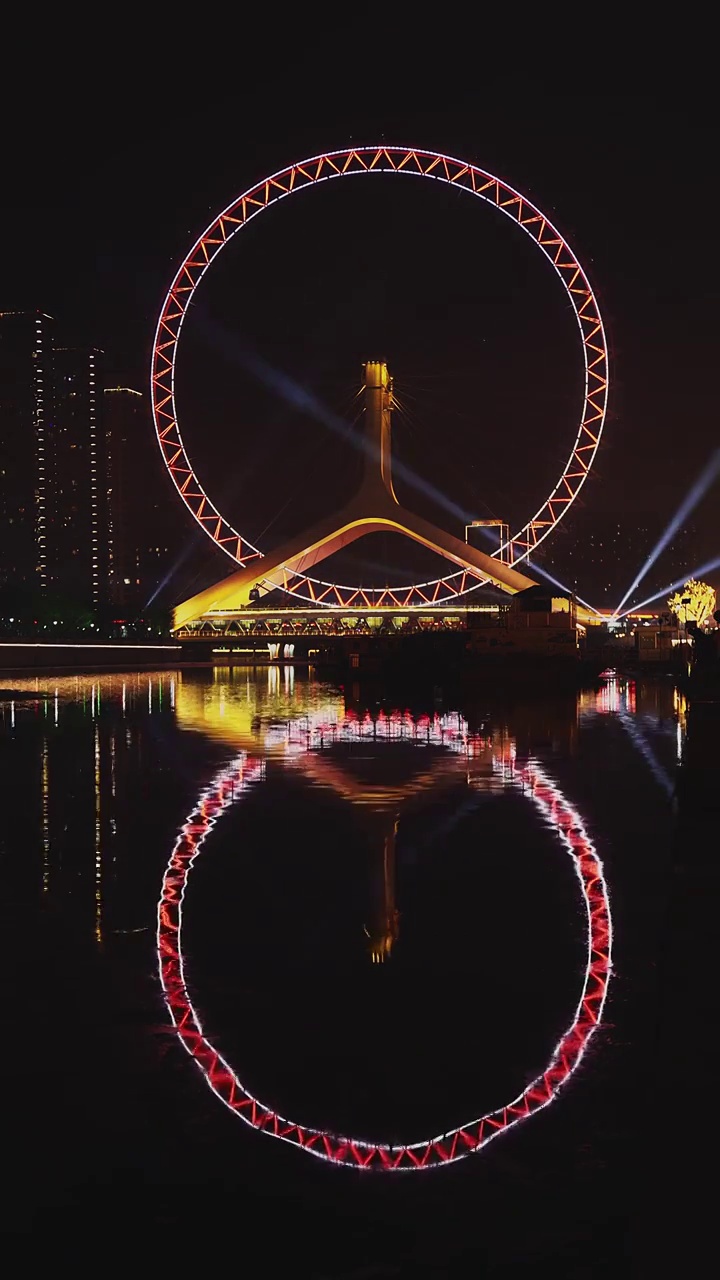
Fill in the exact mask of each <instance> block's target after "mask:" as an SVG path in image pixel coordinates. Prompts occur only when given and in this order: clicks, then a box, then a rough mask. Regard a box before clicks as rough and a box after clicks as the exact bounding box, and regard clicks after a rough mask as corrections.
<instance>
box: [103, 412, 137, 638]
mask: <svg viewBox="0 0 720 1280" xmlns="http://www.w3.org/2000/svg"><path fill="white" fill-rule="evenodd" d="M143 408H144V397H143V395H142V392H140V391H136V390H134V389H133V388H132V387H106V388H105V390H104V391H103V396H102V418H103V442H104V450H105V476H104V482H105V494H106V501H107V534H108V541H109V545H110V548H111V550H110V561H109V566H108V570H109V575H108V576H109V582H108V593H109V597H110V601H111V603H112V605H113V607H114V608H115V609H116V610H120V612H121V613H127V612H129V611H131V606H132V605H133V604H134V600H135V595H136V592H135V590H134V587H135V585H136V581H135V580H136V577H137V574H136V560H137V556H136V548H135V541H136V537H135V536H134V534H135V530H136V519H135V517H136V515H137V511H136V508H137V505H138V503H139V500H140V495H139V492H138V486H137V484H134V483H133V473H134V467H133V452H134V447H135V440H136V438H137V437H138V436H139V435H140V432H141V431H142V429H143V426H144V423H143V421H142V418H143Z"/></svg>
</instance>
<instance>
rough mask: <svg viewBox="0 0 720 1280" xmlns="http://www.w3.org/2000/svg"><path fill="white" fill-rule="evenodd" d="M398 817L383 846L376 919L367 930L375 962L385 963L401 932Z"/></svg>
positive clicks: (371, 953) (370, 949)
mask: <svg viewBox="0 0 720 1280" xmlns="http://www.w3.org/2000/svg"><path fill="white" fill-rule="evenodd" d="M397 827H398V819H397V818H395V819H393V828H392V831H391V832H390V833H389V834H388V835H386V836H385V842H384V846H383V860H382V876H381V891H380V895H379V901H378V903H377V906H376V911H375V919H374V920H373V922H372V925H371V927H370V929H368V928H367V927H366V929H365V932H366V934H367V936H368V938H369V940H370V941H369V951H370V956H371V958H372V962H373V964H383V963H384V962H385V960H387V959H389V957H390V952H391V951H392V945H393V943H394V942H397V939H398V934H399V932H400V912H399V911H398V910H397V908H396V906H395V837H396V836H397Z"/></svg>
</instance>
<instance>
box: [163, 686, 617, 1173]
mask: <svg viewBox="0 0 720 1280" xmlns="http://www.w3.org/2000/svg"><path fill="white" fill-rule="evenodd" d="M268 679H269V681H270V675H269V673H268ZM278 684H279V675H278V676H277V677H274V678H273V680H272V681H270V690H271V691H272V692H271V694H270V701H271V702H276V701H277V700H278V698H277V694H278V692H279V690H278V687H277V686H278ZM286 691H287V685H286ZM188 692H189V693H190V697H189V699H188V701H187V702H185V701H184V698H183V693H184V689H183V687H182V686H181V688H180V689H179V691H178V703H177V710H178V719H179V721H180V723H181V724H184V725H185V726H186V727H191V726H193V727H198V728H199V727H200V723H199V721H200V720H202V722H203V723H204V724H205V727H206V729H207V728H209V727H211V726H214V728H215V731H216V733H217V732H219V733H221V734H222V736H223V737H225V738H226V740H231V739H234V740H235V741H236V743H237V744H238V745H240V743H241V742H242V744H243V745H242V749H241V750H240V751H239V752H238V754H237V755H236V756H235V758H234V759H233V760H232V762H231V763H230V764H228V765H225V766H223V768H222V769H220V770H219V771H218V772H217V774H216V775H215V777H214V778H213V779H212V781H211V782H210V784H209V785H208V786H207V787H206V788H204V790H203V791H202V792H201V794H200V795H199V796H198V799H197V801H196V804H195V806H194V808H193V810H192V811H191V813H190V814H189V815H188V817H187V819H186V821H185V822H184V823H183V825H182V827H181V829H180V832H179V835H178V837H177V840H176V842H175V845H174V847H173V850H172V852H171V855H170V859H169V862H168V866H167V868H166V871H165V875H164V878H163V884H162V891H161V896H160V901H159V904H158V929H157V945H158V962H159V971H160V978H161V982H162V986H163V990H164V993H165V999H166V1003H167V1006H168V1010H169V1012H170V1016H171V1018H172V1021H173V1023H174V1026H175V1028H176V1031H177V1034H178V1037H179V1039H180V1041H181V1043H182V1044H183V1047H184V1048H185V1049H186V1050H187V1052H188V1053H189V1054H190V1056H191V1057H192V1058H193V1060H194V1061H195V1063H196V1064H197V1066H198V1067H199V1069H200V1070H201V1072H202V1074H203V1076H204V1078H205V1080H206V1082H207V1084H208V1085H209V1087H210V1088H211V1089H212V1090H213V1092H214V1093H215V1094H216V1096H217V1097H218V1098H219V1099H220V1101H221V1102H222V1103H223V1104H224V1105H225V1106H226V1107H227V1108H228V1109H229V1110H230V1111H231V1112H232V1113H233V1114H234V1115H235V1116H237V1117H238V1118H239V1119H241V1120H242V1121H243V1122H244V1123H245V1124H247V1125H249V1126H251V1127H253V1128H255V1129H257V1130H259V1131H261V1132H263V1133H265V1134H267V1135H269V1136H271V1137H274V1138H279V1139H280V1140H282V1141H284V1142H287V1143H290V1144H292V1145H295V1146H298V1147H300V1148H302V1149H303V1150H305V1151H307V1152H309V1153H310V1154H312V1155H314V1156H316V1157H318V1158H320V1159H323V1160H325V1161H329V1162H331V1163H334V1164H339V1165H346V1166H350V1167H356V1168H370V1169H375V1170H381V1171H382V1170H384V1171H387V1172H395V1171H403V1170H404V1171H412V1170H417V1169H426V1168H430V1167H434V1166H438V1165H442V1164H449V1163H454V1162H457V1161H459V1160H461V1159H463V1158H465V1157H467V1156H469V1155H472V1154H476V1153H478V1152H479V1151H481V1150H482V1149H483V1148H484V1147H485V1146H487V1145H488V1143H489V1142H491V1141H492V1140H493V1139H495V1138H496V1137H498V1136H499V1135H500V1134H501V1133H505V1132H507V1131H509V1130H510V1129H512V1128H515V1127H516V1126H517V1125H518V1124H520V1123H521V1122H522V1121H523V1120H526V1119H528V1118H529V1117H530V1116H532V1115H533V1114H534V1113H535V1112H536V1111H539V1110H541V1109H543V1108H544V1107H547V1106H548V1105H549V1104H550V1103H551V1102H553V1101H554V1099H555V1098H556V1096H557V1094H558V1093H559V1091H560V1090H561V1089H562V1087H563V1085H564V1084H565V1083H566V1082H567V1081H568V1080H569V1079H570V1077H571V1076H572V1075H573V1073H574V1072H575V1071H576V1070H577V1068H578V1066H579V1064H580V1062H581V1061H582V1058H583V1056H584V1054H585V1051H586V1048H587V1046H588V1044H589V1042H590V1040H591V1038H592V1036H593V1035H594V1033H595V1031H596V1030H597V1027H598V1026H599V1024H600V1021H601V1018H602V1013H603V1008H604V1005H605V1000H606V996H607V989H608V983H609V978H610V972H611V947H612V922H611V914H610V903H609V896H608V890H607V885H606V882H605V877H604V873H603V867H602V862H601V860H600V858H599V856H598V853H597V851H596V849H595V846H594V844H593V842H592V840H591V838H590V836H589V834H588V832H587V830H586V827H585V825H584V823H583V819H582V817H581V815H580V814H579V812H578V810H577V809H576V808H575V807H574V806H573V805H572V804H571V802H570V801H569V800H568V799H567V798H566V797H565V796H564V795H563V793H562V791H561V790H560V788H559V787H558V786H557V784H556V783H555V782H554V781H553V780H552V779H551V778H550V777H549V776H548V775H547V773H546V772H545V771H544V770H543V768H542V767H541V766H540V764H539V763H538V761H536V760H534V759H532V758H530V759H528V760H526V761H518V759H517V758H516V745H515V740H514V739H513V738H512V737H511V736H510V735H508V734H501V735H497V734H496V735H494V736H493V735H491V734H487V735H486V734H483V733H481V734H473V733H471V732H470V729H469V725H468V722H467V721H466V720H465V719H464V717H462V716H461V715H459V714H457V713H451V714H440V713H437V712H435V713H433V714H430V715H421V716H413V715H412V714H411V713H410V712H409V711H392V712H390V713H389V714H388V713H385V712H384V711H383V710H379V711H378V712H377V714H375V715H371V714H370V712H369V711H367V710H366V711H364V712H360V713H357V712H355V711H353V710H352V709H346V708H345V705H344V700H341V699H340V698H339V697H338V698H337V700H334V699H332V698H330V701H329V703H327V702H326V703H324V705H323V703H322V702H321V703H320V705H316V706H312V705H309V704H306V706H305V707H304V708H303V709H302V710H300V708H298V711H299V714H297V712H296V714H295V715H293V714H292V711H291V704H290V703H288V704H287V705H286V711H288V712H290V714H288V715H287V716H286V717H285V718H283V717H279V716H277V714H276V715H273V716H270V717H268V718H267V719H265V720H263V719H260V720H258V718H257V717H256V715H254V714H253V710H252V702H253V699H247V700H246V701H245V702H244V703H243V701H242V700H240V701H236V702H235V703H234V705H230V706H229V705H228V701H227V700H226V699H225V698H224V697H223V696H218V697H217V698H216V699H214V700H213V699H210V700H209V701H208V700H207V699H206V698H205V697H203V698H202V705H201V706H200V705H195V706H194V705H193V703H194V701H196V699H195V698H194V695H193V693H192V690H191V688H190V687H189V688H188ZM273 695H275V696H273ZM280 700H282V694H280ZM276 710H277V708H276ZM233 712H234V715H233ZM233 720H234V725H233V727H232V728H231V721H233ZM362 742H367V743H372V744H374V749H376V750H377V751H382V749H383V744H385V743H393V742H394V743H397V742H405V743H408V744H411V745H412V746H413V747H417V748H418V749H419V751H420V752H423V750H424V749H427V748H434V749H435V750H434V751H433V752H432V753H431V754H432V755H433V756H437V754H438V753H439V758H437V759H435V760H433V761H432V762H431V765H430V767H429V768H427V769H423V768H422V767H421V768H420V769H419V771H418V772H417V774H416V776H415V777H414V779H413V781H412V783H411V784H410V786H409V787H406V788H402V787H396V786H394V785H392V784H389V785H388V786H381V787H378V786H377V785H374V786H373V787H372V789H371V791H370V792H368V790H367V787H366V786H363V785H362V784H358V783H357V782H355V780H354V779H352V777H350V776H349V774H348V772H347V771H346V770H344V769H343V768H342V765H341V763H339V762H338V759H337V753H336V751H335V750H334V749H335V748H337V747H338V746H342V745H344V744H351V743H362ZM267 759H275V760H280V761H282V760H283V759H284V760H287V761H288V762H289V761H292V764H293V767H294V768H298V767H300V769H301V770H302V771H303V772H305V773H307V774H308V775H309V776H310V777H311V778H312V779H313V780H314V781H317V782H322V783H323V784H324V785H328V786H330V787H332V788H333V789H334V790H336V791H337V792H338V793H339V794H340V795H344V796H345V797H346V798H348V799H351V800H353V801H354V802H360V803H363V802H364V803H368V804H370V805H371V806H372V807H373V809H374V811H375V812H376V813H382V814H384V819H385V822H384V825H385V830H384V832H383V833H382V841H381V843H382V845H383V884H384V894H383V904H382V910H381V911H380V913H379V915H378V918H377V919H376V920H375V921H374V922H373V923H372V925H371V927H370V928H368V929H366V932H367V934H368V939H369V950H370V956H371V958H372V960H373V961H375V962H382V961H385V960H387V959H389V957H390V954H391V951H392V947H393V944H394V942H395V941H396V940H397V936H398V913H397V909H396V907H395V902H394V838H395V833H396V830H397V823H398V820H399V815H400V812H401V809H402V806H403V803H404V801H405V800H406V799H407V797H408V794H409V793H411V792H412V793H417V792H418V791H419V790H424V789H428V790H430V789H433V788H434V787H436V786H438V785H442V784H443V782H445V781H448V780H450V779H452V778H455V779H456V780H457V779H458V777H459V776H463V777H464V779H465V781H466V783H467V785H468V786H470V787H474V788H476V789H479V790H503V789H506V788H510V789H512V790H514V791H515V792H517V793H519V794H520V795H522V796H524V797H526V798H527V799H528V801H529V802H530V803H531V804H532V805H533V806H534V807H535V809H536V810H537V811H538V812H539V813H540V814H541V815H542V817H543V819H544V822H545V824H546V825H547V826H548V827H549V828H550V829H551V830H552V831H553V832H554V834H555V837H556V839H557V840H558V842H559V845H560V847H562V848H563V849H564V850H565V852H566V853H567V854H568V855H569V856H570V858H571V860H572V865H573V870H574V872H575V876H576V880H577V884H578V889H579V893H580V897H581V900H582V903H583V908H584V917H585V922H586V931H585V962H584V972H583V977H582V981H581V990H580V992H579V998H578V1002H577V1005H576V1008H575V1010H574V1013H573V1015H572V1017H571V1019H570V1021H569V1023H568V1025H567V1028H566V1030H565V1032H564V1034H563V1035H562V1036H561V1038H560V1040H559V1041H558V1043H557V1044H556V1046H555V1048H554V1051H553V1053H552V1056H551V1059H550V1061H549V1062H548V1064H547V1066H546V1068H545V1069H544V1070H543V1071H542V1072H541V1073H540V1075H538V1076H536V1077H534V1078H533V1079H532V1080H530V1082H529V1083H528V1084H527V1086H526V1087H525V1088H524V1089H523V1090H522V1092H521V1093H519V1094H518V1095H517V1096H515V1097H513V1098H512V1099H511V1100H510V1101H509V1102H508V1103H507V1104H505V1105H504V1106H502V1107H500V1108H496V1109H495V1110H493V1111H491V1112H487V1113H485V1114H482V1115H479V1116H476V1117H474V1118H473V1119H471V1120H469V1121H467V1122H466V1123H464V1124H462V1125H460V1126H457V1127H454V1128H450V1129H448V1130H447V1131H446V1132H443V1133H440V1134H435V1135H433V1136H431V1137H426V1138H420V1139H418V1140H414V1141H410V1142H408V1143H407V1144H402V1145H398V1144H397V1143H394V1144H391V1143H384V1142H377V1141H369V1140H367V1139H366V1138H362V1137H350V1136H348V1135H346V1134H340V1133H333V1132H331V1131H329V1130H328V1129H325V1128H323V1129H321V1128H313V1127H311V1126H309V1125H307V1124H302V1123H298V1122H297V1121H295V1120H291V1119H288V1118H287V1117H286V1116H284V1115H281V1114H279V1113H278V1112H277V1111H276V1110H274V1109H273V1108H272V1107H271V1106H269V1105H268V1104H266V1103H264V1102H262V1101H261V1100H260V1099H259V1098H258V1097H256V1096H254V1095H253V1094H252V1093H251V1092H250V1091H249V1089H248V1088H247V1087H246V1086H245V1085H244V1084H243V1083H242V1080H241V1077H240V1075H239V1073H238V1071H237V1070H236V1069H235V1068H234V1067H233V1066H232V1065H231V1064H230V1063H229V1062H228V1061H227V1060H226V1059H225V1058H224V1057H223V1056H222V1055H221V1054H220V1053H219V1052H218V1050H217V1049H216V1048H215V1047H214V1045H213V1044H212V1043H211V1041H210V1040H209V1038H208V1036H207V1035H206V1033H205V1031H204V1029H203V1025H202V1021H201V1017H200V1014H199V1012H198V1010H197V1009H196V1007H195V1005H194V1004H193V1001H192V999H191V997H190V994H189V991H188V986H187V981H186V973H185V967H186V966H185V959H184V955H183V905H184V900H185V895H186V893H187V891H188V889H189V887H190V883H191V881H190V872H191V870H192V868H193V866H194V864H195V862H196V860H197V859H198V857H199V856H200V855H201V853H202V852H203V851H204V849H205V845H206V841H207V837H208V836H209V835H210V833H211V832H212V830H213V829H214V827H215V826H216V825H217V823H218V822H219V821H220V819H221V818H222V817H223V815H224V814H226V813H227V812H228V810H229V809H231V808H232V807H233V806H235V805H237V804H240V803H242V802H243V800H244V799H245V798H246V797H247V796H248V794H249V793H250V792H251V791H253V790H254V789H256V788H257V787H258V786H261V785H262V784H263V782H264V780H265V777H266V760H267Z"/></svg>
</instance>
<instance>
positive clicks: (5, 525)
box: [0, 311, 53, 599]
mask: <svg viewBox="0 0 720 1280" xmlns="http://www.w3.org/2000/svg"><path fill="white" fill-rule="evenodd" d="M52 400H53V320H52V317H51V316H48V315H45V314H44V313H43V312H42V311H6V312H0V527H1V528H2V549H1V550H0V588H8V587H9V588H10V589H11V590H13V591H14V592H15V593H16V594H17V595H18V598H19V597H20V596H24V597H26V598H28V599H30V598H32V597H33V596H34V595H35V593H36V592H37V591H38V589H39V590H40V591H45V590H46V589H47V586H48V518H49V508H48V500H49V479H50V477H49V470H48V433H49V431H50V428H51V423H52V408H53V405H52Z"/></svg>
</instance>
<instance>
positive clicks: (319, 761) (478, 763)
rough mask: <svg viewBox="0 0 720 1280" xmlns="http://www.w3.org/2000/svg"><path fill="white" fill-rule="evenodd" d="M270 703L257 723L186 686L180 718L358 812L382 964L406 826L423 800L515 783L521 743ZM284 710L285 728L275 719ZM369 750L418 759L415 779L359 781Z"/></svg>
mask: <svg viewBox="0 0 720 1280" xmlns="http://www.w3.org/2000/svg"><path fill="white" fill-rule="evenodd" d="M268 674H270V673H268ZM272 701H273V702H274V706H273V713H272V714H271V715H269V716H265V717H263V716H260V717H258V716H257V714H255V708H254V707H253V706H252V705H251V703H250V700H249V699H248V700H245V699H243V698H238V699H236V700H233V699H229V698H227V696H226V691H225V689H224V687H223V686H222V685H213V686H210V687H209V688H208V687H205V686H200V687H198V686H195V685H187V684H180V686H179V689H178V697H177V703H176V709H177V715H178V720H179V722H180V724H182V725H183V727H185V728H196V729H200V728H204V729H205V731H206V732H207V729H208V727H209V726H211V727H212V731H213V736H220V737H222V738H223V739H224V740H225V741H227V742H232V743H233V745H234V746H236V747H237V746H242V747H243V748H245V749H247V750H249V751H253V752H257V750H258V747H259V746H260V744H262V751H263V754H264V755H265V756H266V757H267V758H269V759H270V760H272V759H281V760H287V761H289V762H292V765H293V767H294V768H295V769H296V771H298V772H300V773H302V775H303V776H304V777H306V778H307V779H308V780H309V781H311V782H312V783H314V784H315V785H318V786H321V787H328V788H330V789H332V791H333V792H334V793H335V794H336V795H338V796H340V797H342V798H343V799H344V800H347V801H348V802H349V803H351V804H353V805H354V806H356V808H355V813H356V818H357V819H358V820H360V821H361V822H362V825H363V827H364V830H365V833H366V836H367V838H368V841H369V843H370V844H371V847H372V849H373V854H374V858H375V861H376V876H375V880H376V885H375V895H374V897H375V902H374V911H373V916H372V919H371V920H370V921H369V922H368V924H367V925H366V929H365V932H366V934H367V937H368V940H369V941H368V947H369V952H370V956H371V959H372V960H373V962H375V963H382V962H384V961H385V960H386V959H388V958H389V957H390V955H391V952H392V948H393V944H394V943H395V942H396V941H397V939H398V935H399V930H400V911H399V909H398V906H397V903H396V866H395V850H396V840H397V835H398V828H399V826H400V824H401V822H402V820H403V818H404V817H406V816H407V814H408V812H410V810H411V808H412V807H414V806H416V805H417V804H418V803H419V798H420V797H422V798H423V799H427V798H428V797H429V796H430V795H431V794H432V795H437V793H438V792H440V791H442V790H443V789H446V788H448V787H451V786H457V785H458V783H459V782H461V783H463V784H464V785H466V786H468V787H470V788H472V789H475V790H482V791H501V790H502V789H503V788H504V786H505V785H506V782H507V779H508V777H510V776H511V774H512V769H513V766H514V761H515V744H514V741H513V740H512V739H511V738H509V737H507V736H506V735H505V734H502V733H498V734H496V735H481V734H471V732H470V730H469V726H468V723H467V721H466V720H465V718H464V717H463V716H461V715H460V714H458V713H444V714H438V713H435V714H433V715H418V716H413V715H412V714H411V713H410V712H409V711H399V710H394V711H392V712H390V713H389V714H387V713H386V712H385V711H383V710H382V709H380V710H379V711H377V712H376V714H375V715H374V716H373V715H371V714H370V712H369V711H368V710H365V711H360V712H357V711H355V710H353V709H346V707H345V705H344V702H343V701H342V700H338V701H337V702H334V701H332V700H331V701H330V703H329V705H327V704H326V705H323V706H321V707H312V706H307V707H306V708H305V709H303V708H302V706H297V705H296V706H293V704H292V702H291V701H290V700H289V699H287V698H283V697H282V695H279V692H278V693H276V696H275V698H274V699H272ZM278 701H280V702H281V704H282V706H283V708H284V710H285V712H286V718H284V719H281V718H280V717H279V716H278V711H279V709H280V708H279V706H278ZM362 744H372V745H373V746H382V745H399V744H403V745H405V746H406V747H408V748H409V749H410V752H411V755H410V760H409V763H411V764H412V766H413V767H412V769H411V770H410V776H408V777H404V778H403V779H402V780H401V781H392V780H388V779H385V778H383V779H377V778H373V779H368V778H361V777H358V776H357V771H356V770H355V769H354V768H353V764H354V759H353V755H352V749H353V748H354V747H356V746H358V745H362ZM428 748H429V749H430V751H429V752H428V750H427V749H428ZM428 755H429V758H428Z"/></svg>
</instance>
